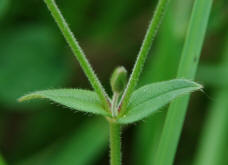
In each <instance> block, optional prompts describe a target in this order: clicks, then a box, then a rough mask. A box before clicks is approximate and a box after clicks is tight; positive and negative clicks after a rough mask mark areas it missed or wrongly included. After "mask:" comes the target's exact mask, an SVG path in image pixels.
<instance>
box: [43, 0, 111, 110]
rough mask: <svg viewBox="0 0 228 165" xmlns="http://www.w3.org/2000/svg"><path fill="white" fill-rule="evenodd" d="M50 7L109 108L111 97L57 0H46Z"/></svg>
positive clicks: (93, 85)
mask: <svg viewBox="0 0 228 165" xmlns="http://www.w3.org/2000/svg"><path fill="white" fill-rule="evenodd" d="M44 2H45V3H46V5H47V7H48V9H49V10H50V12H51V14H52V16H53V17H54V19H55V21H56V23H57V24H58V26H59V28H60V30H61V32H62V34H63V36H64V37H65V39H66V41H67V43H68V44H69V46H70V47H71V49H72V51H73V53H74V55H75V57H76V58H77V60H78V61H79V63H80V65H81V67H82V69H83V71H84V73H85V74H86V76H87V78H88V79H89V81H90V83H91V85H92V87H93V88H94V90H95V91H96V92H97V94H98V95H99V97H100V99H101V100H102V102H103V103H104V104H105V109H106V110H107V111H108V110H109V102H108V101H109V99H108V96H107V94H106V92H105V90H104V88H103V86H102V85H101V83H100V81H99V80H98V78H97V76H96V74H95V73H94V70H93V69H92V67H91V65H90V63H89V61H88V60H87V58H86V56H85V54H84V52H83V50H82V49H81V47H80V46H79V44H78V42H77V40H76V38H75V37H74V34H73V33H72V32H71V30H70V28H69V26H68V25H67V23H66V21H65V19H64V17H63V16H62V14H61V12H60V10H59V8H58V6H57V4H56V3H55V0H44Z"/></svg>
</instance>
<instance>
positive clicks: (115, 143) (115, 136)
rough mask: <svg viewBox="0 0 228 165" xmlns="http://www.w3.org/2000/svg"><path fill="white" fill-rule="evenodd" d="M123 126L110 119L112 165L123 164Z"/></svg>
mask: <svg viewBox="0 0 228 165" xmlns="http://www.w3.org/2000/svg"><path fill="white" fill-rule="evenodd" d="M120 136H121V126H120V124H118V123H114V122H112V121H109V141H110V142H109V143H110V165H121V140H120Z"/></svg>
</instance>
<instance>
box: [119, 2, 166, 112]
mask: <svg viewBox="0 0 228 165" xmlns="http://www.w3.org/2000/svg"><path fill="white" fill-rule="evenodd" d="M168 2H169V0H159V2H158V5H157V7H156V10H155V13H154V16H153V18H152V21H151V22H150V25H149V27H148V30H147V32H146V35H145V38H144V40H143V43H142V46H141V48H140V51H139V54H138V57H137V60H136V63H135V65H134V68H133V71H132V73H131V76H130V79H129V81H128V84H127V88H126V90H125V91H124V94H123V96H122V98H121V101H120V103H121V111H120V115H123V114H124V113H125V112H126V106H127V103H128V102H129V99H130V96H131V94H132V92H133V91H134V89H135V87H136V85H137V83H138V79H139V76H140V74H141V71H142V68H143V66H144V63H145V60H146V57H147V55H148V54H149V51H150V48H151V45H152V43H153V40H154V38H155V36H156V34H157V31H158V28H159V26H160V24H161V21H162V18H163V15H164V12H165V10H166V8H167V6H168Z"/></svg>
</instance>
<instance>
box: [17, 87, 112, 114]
mask: <svg viewBox="0 0 228 165" xmlns="http://www.w3.org/2000/svg"><path fill="white" fill-rule="evenodd" d="M31 99H49V100H51V101H54V102H56V103H59V104H61V105H64V106H67V107H69V108H72V109H75V110H79V111H83V112H90V113H95V114H101V115H106V116H107V115H109V114H108V113H107V112H106V111H105V110H104V108H103V107H102V103H101V101H100V99H99V97H98V95H97V94H96V93H95V92H93V91H89V90H82V89H54V90H45V91H38V92H33V93H30V94H28V95H25V96H23V97H21V98H19V99H18V101H20V102H21V101H27V100H31Z"/></svg>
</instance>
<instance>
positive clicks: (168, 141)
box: [154, 0, 212, 165]
mask: <svg viewBox="0 0 228 165" xmlns="http://www.w3.org/2000/svg"><path fill="white" fill-rule="evenodd" d="M211 6H212V0H196V1H195V3H194V7H193V11H192V16H191V20H190V24H189V27H188V33H187V36H186V40H185V44H184V48H183V52H182V57H181V61H180V65H179V69H178V74H177V77H181V78H187V79H191V80H193V79H194V77H195V72H196V69H197V65H198V61H199V57H200V53H201V49H202V45H203V40H204V36H205V32H206V28H207V24H208V19H209V15H210V10H211ZM188 101H189V95H187V96H183V97H181V98H177V99H176V100H174V101H173V102H172V103H171V105H170V106H169V109H168V113H167V117H166V120H165V124H164V128H163V131H162V135H161V140H160V142H159V145H158V150H157V153H156V156H155V159H154V163H155V164H156V165H171V164H173V161H174V157H175V153H176V149H177V145H178V141H179V137H180V134H181V130H182V127H183V122H184V118H185V114H186V110H187V106H188Z"/></svg>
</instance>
